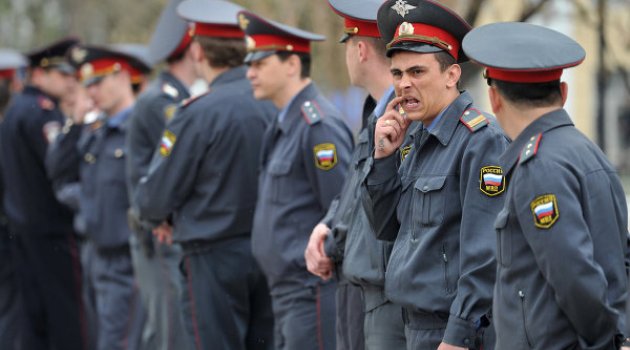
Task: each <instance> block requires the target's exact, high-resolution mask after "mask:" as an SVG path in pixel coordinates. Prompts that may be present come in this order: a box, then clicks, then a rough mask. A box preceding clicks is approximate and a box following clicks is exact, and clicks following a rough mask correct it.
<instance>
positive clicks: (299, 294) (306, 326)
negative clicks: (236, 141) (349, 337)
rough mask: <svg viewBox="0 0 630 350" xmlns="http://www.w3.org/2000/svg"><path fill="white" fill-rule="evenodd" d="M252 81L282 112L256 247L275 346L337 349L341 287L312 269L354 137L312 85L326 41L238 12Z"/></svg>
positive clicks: (267, 153) (270, 150) (266, 156)
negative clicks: (319, 44) (312, 238)
mask: <svg viewBox="0 0 630 350" xmlns="http://www.w3.org/2000/svg"><path fill="white" fill-rule="evenodd" d="M239 23H240V24H241V28H243V30H244V31H245V34H246V38H245V41H246V43H247V49H248V51H249V53H248V55H247V57H246V58H245V62H246V63H247V64H248V65H249V70H248V72H247V77H248V78H249V80H250V81H251V84H252V87H253V91H254V96H255V97H256V98H257V99H261V100H262V99H264V100H270V101H271V102H273V104H274V105H275V106H276V107H278V108H279V109H280V113H279V115H278V116H277V117H276V118H274V121H273V123H272V124H271V126H270V127H269V128H268V129H267V132H266V133H265V138H264V141H263V146H262V169H261V174H260V187H259V195H258V203H257V204H256V215H255V217H254V230H253V232H252V247H253V252H254V256H255V257H256V259H257V260H258V262H259V263H260V266H261V268H262V270H263V271H264V273H265V275H266V276H267V281H268V283H269V287H270V290H271V296H272V300H273V310H274V316H275V322H276V324H275V327H276V333H275V336H276V348H277V349H280V350H283V349H320V350H321V349H334V348H335V300H334V297H335V286H336V284H335V283H334V282H332V281H329V282H325V283H324V282H322V281H321V280H320V279H319V277H316V276H314V275H312V274H310V273H309V272H308V271H307V270H306V264H305V261H304V250H305V248H306V244H307V242H308V237H309V234H310V232H311V231H312V229H313V227H315V225H316V224H317V223H318V222H319V220H321V218H322V217H323V216H324V214H325V213H326V211H327V210H328V208H329V206H330V203H331V201H332V200H333V198H334V197H335V196H336V195H337V194H338V193H339V191H340V190H341V186H342V184H343V180H344V178H345V175H346V171H347V167H348V162H349V160H350V152H351V150H352V135H351V133H350V130H349V129H348V127H347V126H346V125H345V123H344V122H343V120H342V119H341V115H340V114H339V112H338V111H337V110H336V109H335V108H334V107H333V106H332V105H331V104H330V102H328V100H326V99H325V98H324V97H323V96H322V94H321V92H319V90H318V89H317V88H316V87H315V84H314V83H312V82H311V79H310V60H311V55H310V42H311V41H313V40H323V39H324V38H323V37H322V36H319V35H316V34H313V33H309V32H306V31H303V30H300V29H296V28H292V27H289V26H286V25H283V24H280V23H276V22H272V21H269V20H266V19H263V18H261V17H258V16H257V15H255V14H253V13H250V12H245V11H244V12H241V13H240V14H239Z"/></svg>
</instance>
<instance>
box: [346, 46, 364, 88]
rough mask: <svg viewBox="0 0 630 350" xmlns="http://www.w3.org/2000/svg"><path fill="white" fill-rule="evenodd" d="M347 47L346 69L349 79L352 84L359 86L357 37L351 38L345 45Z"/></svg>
mask: <svg viewBox="0 0 630 350" xmlns="http://www.w3.org/2000/svg"><path fill="white" fill-rule="evenodd" d="M344 45H345V46H346V67H347V68H348V77H349V78H350V84H352V85H355V86H359V77H360V74H359V72H358V66H359V48H358V45H357V40H356V38H355V37H350V38H349V39H348V40H346V42H345V43H344Z"/></svg>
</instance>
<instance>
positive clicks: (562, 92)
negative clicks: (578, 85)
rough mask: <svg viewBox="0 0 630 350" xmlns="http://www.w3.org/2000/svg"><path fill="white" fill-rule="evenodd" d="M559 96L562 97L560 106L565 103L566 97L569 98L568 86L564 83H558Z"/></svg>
mask: <svg viewBox="0 0 630 350" xmlns="http://www.w3.org/2000/svg"><path fill="white" fill-rule="evenodd" d="M560 95H561V96H562V105H563V106H564V103H565V102H567V97H569V85H568V84H567V83H565V82H564V81H563V82H561V83H560Z"/></svg>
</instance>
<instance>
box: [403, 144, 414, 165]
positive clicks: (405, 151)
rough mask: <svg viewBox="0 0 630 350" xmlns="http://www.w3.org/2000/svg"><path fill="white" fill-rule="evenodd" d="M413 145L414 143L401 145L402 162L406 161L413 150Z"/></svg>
mask: <svg viewBox="0 0 630 350" xmlns="http://www.w3.org/2000/svg"><path fill="white" fill-rule="evenodd" d="M412 146H413V144H411V145H407V146H405V147H401V148H400V162H401V163H402V162H404V161H405V158H407V156H408V155H409V153H410V152H411V147H412Z"/></svg>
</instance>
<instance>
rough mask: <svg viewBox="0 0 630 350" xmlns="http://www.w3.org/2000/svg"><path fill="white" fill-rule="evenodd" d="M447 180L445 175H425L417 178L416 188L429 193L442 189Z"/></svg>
mask: <svg viewBox="0 0 630 350" xmlns="http://www.w3.org/2000/svg"><path fill="white" fill-rule="evenodd" d="M445 182H446V176H445V175H436V176H423V177H421V178H419V179H417V180H416V184H415V188H416V190H418V191H420V192H424V193H427V192H431V191H437V190H441V189H442V187H444V183H445Z"/></svg>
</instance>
